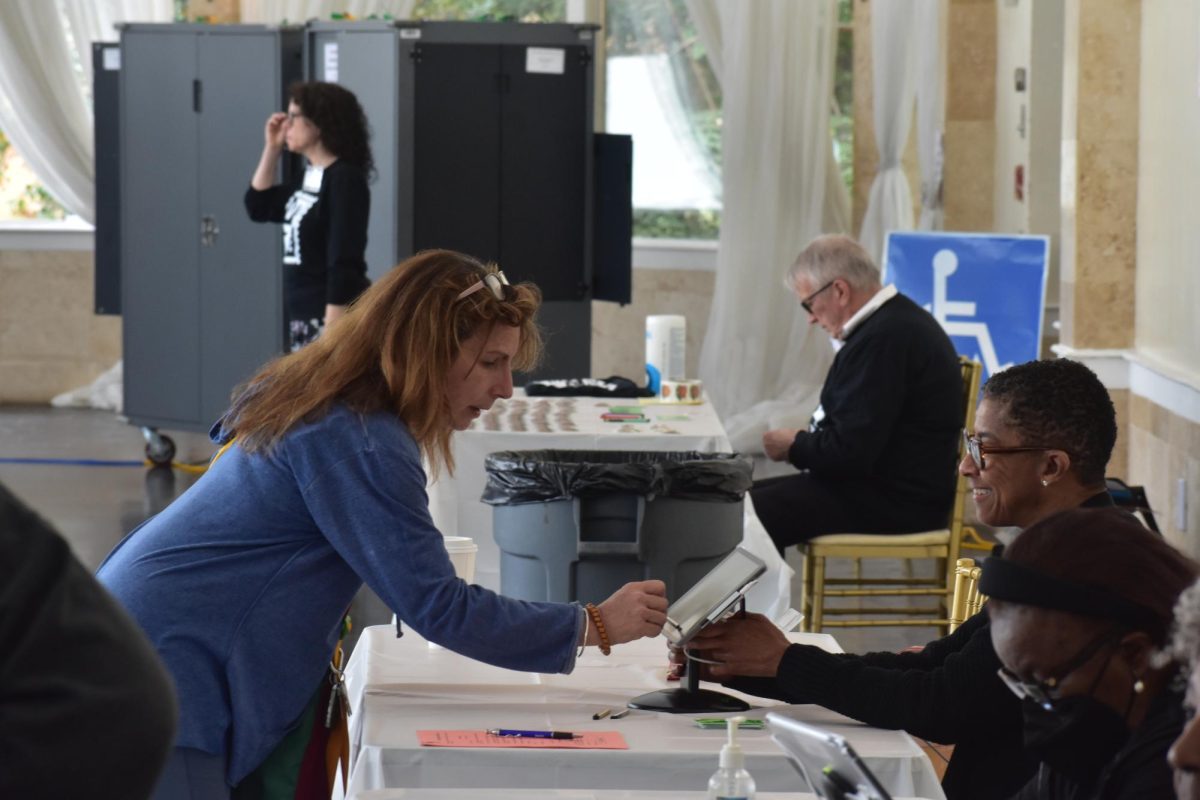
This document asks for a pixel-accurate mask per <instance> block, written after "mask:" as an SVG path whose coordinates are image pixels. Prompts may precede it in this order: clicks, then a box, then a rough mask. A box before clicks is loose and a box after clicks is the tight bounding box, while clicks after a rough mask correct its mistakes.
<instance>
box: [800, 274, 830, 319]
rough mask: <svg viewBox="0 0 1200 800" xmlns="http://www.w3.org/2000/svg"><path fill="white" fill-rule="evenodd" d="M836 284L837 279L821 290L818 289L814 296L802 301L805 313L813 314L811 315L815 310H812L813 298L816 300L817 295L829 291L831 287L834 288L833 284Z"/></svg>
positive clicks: (801, 305)
mask: <svg viewBox="0 0 1200 800" xmlns="http://www.w3.org/2000/svg"><path fill="white" fill-rule="evenodd" d="M836 282H837V279H836V278H835V279H834V280H832V281H830V282H829V283H827V284H825V285H824V286H822V287H821V288H820V289H817V290H816V291H815V292H813V293H812V294H810V295H809V296H808V297H806V298H804V299H803V300H801V301H800V307H801V308H803V309H804V313H806V314H811V313H812V312H813V310H812V301H813V298H815V297H816V296H817V295H819V294H820V293H821V292H823V291H825V290H826V289H828V288H829V287H830V286H833V284H834V283H836Z"/></svg>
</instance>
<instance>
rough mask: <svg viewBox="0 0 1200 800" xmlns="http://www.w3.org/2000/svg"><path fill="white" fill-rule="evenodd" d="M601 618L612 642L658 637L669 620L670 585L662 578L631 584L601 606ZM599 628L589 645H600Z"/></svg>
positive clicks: (594, 632)
mask: <svg viewBox="0 0 1200 800" xmlns="http://www.w3.org/2000/svg"><path fill="white" fill-rule="evenodd" d="M599 609H600V618H601V619H602V620H603V621H604V628H605V630H606V631H607V632H608V639H609V641H610V642H611V643H612V644H621V643H623V642H631V641H633V640H634V639H640V638H642V637H643V636H658V634H660V633H662V627H663V625H665V624H666V622H667V586H666V584H664V583H663V582H662V581H634V582H632V583H627V584H625V585H624V586H622V587H621V588H620V589H617V591H615V592H613V594H612V596H611V597H609V598H608V599H607V600H605V601H604V602H603V603H601V604H600V605H599ZM599 642H600V640H599V638H597V635H596V631H595V630H589V631H588V644H599Z"/></svg>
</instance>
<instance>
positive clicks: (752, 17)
mask: <svg viewBox="0 0 1200 800" xmlns="http://www.w3.org/2000/svg"><path fill="white" fill-rule="evenodd" d="M689 9H690V10H691V12H692V14H693V19H694V20H695V21H696V22H697V27H698V30H699V31H700V33H701V35H702V36H706V45H707V47H708V49H709V51H710V52H720V53H721V58H720V62H719V63H721V64H722V65H723V69H722V71H721V76H720V77H721V86H722V92H723V95H724V111H723V114H722V119H723V127H722V150H723V161H724V166H723V184H724V200H725V203H724V211H723V213H722V217H721V241H720V249H719V251H718V254H717V279H716V288H715V290H714V292H713V305H712V311H711V313H710V315H709V322H708V332H707V335H706V336H705V339H704V347H703V349H702V351H701V355H700V376H701V377H702V378H703V379H704V383H705V389H706V390H707V391H708V393H709V395H710V397H711V398H712V400H713V403H714V405H715V406H716V407H717V409H718V410H719V411H720V413H721V417H722V420H723V421H724V422H725V427H726V430H727V431H728V433H729V436H730V440H731V441H732V442H733V445H734V447H735V448H737V449H739V450H741V451H743V452H761V451H762V442H761V436H762V433H763V432H764V431H765V430H767V429H769V428H774V427H784V426H788V427H802V426H803V425H804V424H805V423H806V422H807V419H808V416H809V415H810V414H811V412H812V409H813V407H814V406H815V405H816V396H817V394H818V392H819V391H820V387H821V384H822V383H823V382H824V379H825V374H826V372H827V371H828V369H829V363H830V360H831V358H832V351H831V349H830V347H829V342H828V338H827V337H826V336H825V335H824V334H823V333H822V332H820V331H816V332H815V333H810V329H809V326H808V323H807V320H806V319H805V318H804V316H803V314H802V313H801V311H800V309H799V307H798V306H797V304H796V299H795V298H794V297H793V296H792V295H791V293H790V292H788V291H786V290H785V288H784V286H783V276H784V274H785V273H786V272H787V268H788V266H789V265H790V264H791V262H792V261H793V260H794V259H795V257H796V255H797V254H798V253H799V252H800V250H801V249H803V247H804V246H805V245H806V244H807V243H808V242H809V240H811V239H812V238H813V237H814V236H817V235H818V234H820V233H822V232H824V231H825V230H827V229H826V228H825V224H826V221H827V220H832V221H834V222H836V221H837V220H839V219H840V220H842V221H845V220H847V219H848V218H849V210H848V208H849V201H848V198H847V197H846V191H845V187H844V186H843V185H842V183H841V179H840V177H839V176H838V175H837V170H836V164H832V163H831V162H832V161H833V147H832V140H831V138H830V131H829V111H830V97H831V93H832V88H833V65H834V48H835V47H836V33H837V24H836V22H837V17H836V14H835V8H834V3H833V2H832V0H811V2H807V1H806V2H803V3H797V2H792V0H760V1H759V2H754V3H745V2H738V1H737V0H725V1H724V2H713V0H689ZM714 20H715V21H716V23H717V24H716V25H714V24H713V21H714ZM702 21H706V22H702ZM714 29H715V31H716V34H719V42H714V41H709V40H707V37H708V36H715V35H716V34H714V33H713V32H712V31H713V30H714ZM710 61H711V57H710ZM712 63H718V62H712ZM829 209H832V210H829Z"/></svg>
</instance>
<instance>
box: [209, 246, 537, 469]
mask: <svg viewBox="0 0 1200 800" xmlns="http://www.w3.org/2000/svg"><path fill="white" fill-rule="evenodd" d="M496 271H497V267H496V266H495V265H494V264H493V265H484V264H482V263H480V262H479V261H477V260H475V259H474V258H471V257H470V256H467V255H463V254H462V253H456V252H454V251H452V250H427V251H425V252H422V253H418V254H417V255H415V256H413V257H412V258H409V259H408V260H406V261H404V262H403V263H402V264H400V265H399V266H397V267H396V268H395V269H393V270H392V271H391V272H389V273H388V274H387V275H386V276H384V277H383V278H382V279H380V280H379V282H378V283H376V284H375V285H373V286H372V287H371V288H370V289H368V290H367V291H366V292H364V293H363V294H362V295H361V296H360V297H359V298H358V299H357V300H356V301H355V302H354V303H353V304H352V305H351V306H350V308H349V309H348V310H347V312H346V314H345V316H344V317H342V318H341V319H339V320H338V321H337V323H336V324H334V325H332V326H331V327H330V328H329V329H328V330H326V331H325V332H324V333H322V335H321V337H320V338H319V339H317V340H316V341H315V342H313V343H312V344H309V345H307V346H306V347H304V348H302V349H300V350H299V351H297V352H295V353H290V354H288V355H285V356H282V357H280V358H277V359H275V360H273V361H271V362H269V363H268V364H267V365H266V366H264V367H263V368H262V369H261V370H259V372H258V374H257V375H255V376H254V377H253V378H251V379H250V380H249V381H247V382H246V383H245V384H243V385H242V386H240V387H238V389H236V390H235V391H234V394H233V403H232V407H231V409H230V412H229V414H228V415H227V417H226V419H225V422H224V427H225V430H226V431H227V432H232V433H234V434H236V435H237V437H238V444H239V445H240V446H241V447H242V449H244V450H247V451H249V452H263V451H269V450H270V449H271V448H273V447H274V446H275V445H276V444H278V442H279V441H280V439H282V438H283V436H284V435H285V434H286V433H287V432H288V431H290V430H291V429H292V428H293V427H295V426H296V425H299V424H301V423H303V422H314V421H316V420H318V419H320V418H321V417H323V416H324V415H325V414H327V413H328V412H329V410H330V408H331V407H332V406H333V404H334V403H342V404H344V405H346V406H348V407H349V408H351V409H353V410H354V411H357V412H359V413H363V414H369V413H372V412H377V411H388V412H391V413H394V414H395V415H396V416H398V417H399V418H400V419H402V420H404V422H405V424H406V425H407V426H408V429H409V432H410V433H411V434H412V436H413V438H414V439H416V441H417V445H418V447H419V448H420V450H421V454H422V455H423V456H424V457H425V460H426V462H427V463H428V464H429V466H430V468H431V470H432V471H433V472H434V473H435V474H436V472H437V470H438V469H439V467H440V465H442V464H445V465H446V467H447V468H448V469H449V470H451V471H452V470H453V468H454V459H453V458H452V456H451V454H450V434H451V433H452V431H453V428H452V425H451V417H450V409H449V407H448V405H447V404H446V376H447V375H448V374H449V371H450V367H451V365H452V364H453V363H454V361H455V359H456V358H457V357H458V354H459V352H460V351H461V350H462V346H463V342H464V341H465V340H467V339H469V338H470V337H471V336H473V335H474V334H475V333H476V332H478V331H480V330H481V329H487V330H489V331H490V329H491V328H492V326H494V325H496V324H497V323H500V324H504V325H512V326H514V327H517V328H520V331H521V343H520V346H519V348H518V350H517V353H516V357H515V358H514V359H513V367H514V368H515V369H518V370H523V369H529V368H530V367H532V366H534V365H535V364H536V363H537V360H538V358H539V357H540V356H541V351H542V337H541V334H540V332H539V331H538V328H537V325H536V324H535V322H534V316H535V314H536V313H537V309H538V307H539V306H540V305H541V292H540V291H539V290H538V288H537V287H536V286H534V285H533V284H531V283H520V284H516V285H513V286H504V287H503V294H504V299H503V300H500V299H497V298H496V297H495V295H494V294H493V293H492V292H491V291H490V289H489V288H488V287H486V286H485V287H484V288H482V289H480V290H478V291H474V292H472V293H471V294H469V295H468V296H466V297H464V298H462V299H461V300H460V299H458V296H459V294H460V293H462V292H463V291H464V290H466V289H468V288H470V287H471V286H472V285H474V284H475V283H476V282H478V281H480V280H482V279H483V277H484V276H485V275H488V274H489V273H494V272H496Z"/></svg>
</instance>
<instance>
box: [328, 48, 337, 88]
mask: <svg viewBox="0 0 1200 800" xmlns="http://www.w3.org/2000/svg"><path fill="white" fill-rule="evenodd" d="M337 79H338V43H337V42H326V43H325V82H326V83H337Z"/></svg>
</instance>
